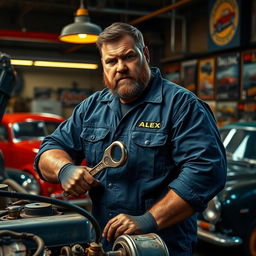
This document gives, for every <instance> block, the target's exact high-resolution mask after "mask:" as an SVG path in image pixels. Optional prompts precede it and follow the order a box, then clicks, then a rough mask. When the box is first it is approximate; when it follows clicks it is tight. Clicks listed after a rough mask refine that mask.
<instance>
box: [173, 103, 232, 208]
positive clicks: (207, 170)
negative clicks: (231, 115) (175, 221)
mask: <svg viewBox="0 0 256 256" xmlns="http://www.w3.org/2000/svg"><path fill="white" fill-rule="evenodd" d="M172 132H173V133H172V134H173V136H172V146H173V149H172V154H173V159H174V161H175V163H176V165H177V166H178V168H179V169H180V170H181V171H180V173H179V175H178V177H177V179H175V180H173V181H172V182H171V183H170V184H169V187H170V188H172V189H173V190H174V191H175V192H176V193H177V194H178V195H179V196H181V197H182V198H183V199H184V200H186V201H187V202H189V203H190V204H191V205H192V207H193V208H194V209H195V210H197V211H203V210H204V209H205V208H206V206H207V202H208V201H209V200H210V199H211V198H213V197H214V196H215V195H216V194H217V193H218V192H219V191H221V190H222V189H223V187H224V185H225V182H226V172H227V166H226V155H225V149H224V147H223V144H222V142H221V139H220V136H219V132H218V129H217V127H216V125H215V119H214V117H213V115H212V113H211V111H210V109H209V107H208V106H207V105H206V104H205V103H204V102H202V101H200V100H198V99H195V98H193V99H190V101H188V102H186V103H185V104H183V105H182V108H180V109H179V111H177V114H176V115H175V117H174V119H173V128H172Z"/></svg>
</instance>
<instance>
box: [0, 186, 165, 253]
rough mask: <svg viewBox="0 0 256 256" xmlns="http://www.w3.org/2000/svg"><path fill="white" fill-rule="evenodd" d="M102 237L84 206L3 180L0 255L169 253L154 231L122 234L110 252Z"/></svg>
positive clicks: (0, 196)
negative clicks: (14, 186)
mask: <svg viewBox="0 0 256 256" xmlns="http://www.w3.org/2000/svg"><path fill="white" fill-rule="evenodd" d="M100 239H101V231H100V228H99V225H98V223H97V221H96V220H95V219H94V217H93V216H92V215H91V214H90V213H89V212H88V211H86V210H85V209H83V208H81V207H80V206H77V205H73V204H70V203H68V202H65V201H61V200H56V199H52V198H48V197H42V196H37V195H31V194H25V193H18V192H14V191H8V185H6V184H0V256H5V255H6V256H7V255H8V256H16V255H19V256H36V255H42V256H43V255H45V256H50V255H56V256H57V255H61V256H71V255H72V256H103V255H105V256H107V255H108V256H151V255H152V256H153V255H154V256H157V255H159V256H160V255H164V256H168V255H169V253H168V249H167V247H166V245H165V243H164V242H163V241H162V239H161V238H160V237H159V236H158V235H157V234H154V233H150V234H144V235H122V236H120V237H118V238H117V239H116V241H115V242H114V245H113V248H112V251H108V252H105V251H104V250H103V248H102V245H101V243H100Z"/></svg>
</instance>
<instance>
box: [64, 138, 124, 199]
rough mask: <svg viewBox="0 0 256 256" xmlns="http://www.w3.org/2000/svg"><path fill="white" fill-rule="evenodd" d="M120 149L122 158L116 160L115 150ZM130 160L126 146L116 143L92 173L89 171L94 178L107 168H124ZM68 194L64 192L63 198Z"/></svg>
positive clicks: (108, 149) (106, 152)
mask: <svg viewBox="0 0 256 256" xmlns="http://www.w3.org/2000/svg"><path fill="white" fill-rule="evenodd" d="M117 148H119V149H120V151H121V157H120V159H119V160H116V159H114V152H115V149H117ZM127 158H128V153H127V149H126V146H125V144H123V142H121V141H114V142H113V143H112V144H110V145H109V146H108V147H107V148H106V149H105V151H104V154H103V157H102V159H101V161H100V162H99V163H98V164H96V165H95V166H94V167H93V168H92V169H91V170H90V171H88V172H89V173H90V174H91V175H92V176H95V175H96V174H97V173H99V172H101V171H102V170H103V169H105V168H109V167H111V168H116V167H119V166H122V165H123V164H124V163H125V162H126V160H127ZM68 195H69V193H68V192H66V191H65V192H64V193H63V196H64V197H67V196H68Z"/></svg>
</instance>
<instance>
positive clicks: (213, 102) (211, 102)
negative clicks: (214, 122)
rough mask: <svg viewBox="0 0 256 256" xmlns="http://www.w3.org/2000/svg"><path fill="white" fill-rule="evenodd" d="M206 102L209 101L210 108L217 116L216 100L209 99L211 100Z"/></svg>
mask: <svg viewBox="0 0 256 256" xmlns="http://www.w3.org/2000/svg"><path fill="white" fill-rule="evenodd" d="M205 103H207V104H208V105H209V107H210V109H211V110H212V112H213V114H214V116H215V118H216V101H213V100H210V101H209V100H207V101H205ZM216 119H217V118H216Z"/></svg>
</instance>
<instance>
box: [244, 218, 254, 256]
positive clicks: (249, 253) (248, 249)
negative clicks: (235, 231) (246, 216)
mask: <svg viewBox="0 0 256 256" xmlns="http://www.w3.org/2000/svg"><path fill="white" fill-rule="evenodd" d="M244 249H245V253H246V256H256V222H254V223H253V224H252V225H251V227H250V229H249V232H248V235H247V237H246V241H245V248H244Z"/></svg>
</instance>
